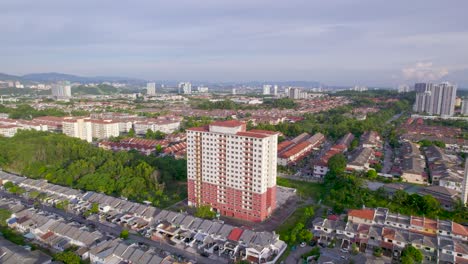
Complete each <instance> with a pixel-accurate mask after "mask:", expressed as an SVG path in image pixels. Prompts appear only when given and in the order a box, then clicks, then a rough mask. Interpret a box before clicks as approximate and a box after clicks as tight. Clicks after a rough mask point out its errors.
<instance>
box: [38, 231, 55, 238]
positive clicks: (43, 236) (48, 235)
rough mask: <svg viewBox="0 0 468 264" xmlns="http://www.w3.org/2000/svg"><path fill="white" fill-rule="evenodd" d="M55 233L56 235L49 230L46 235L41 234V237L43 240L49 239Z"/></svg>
mask: <svg viewBox="0 0 468 264" xmlns="http://www.w3.org/2000/svg"><path fill="white" fill-rule="evenodd" d="M53 235H54V233H53V232H51V231H49V232H47V233H45V234H44V235H42V236H41V239H42V240H46V239H48V238H49V237H51V236H53Z"/></svg>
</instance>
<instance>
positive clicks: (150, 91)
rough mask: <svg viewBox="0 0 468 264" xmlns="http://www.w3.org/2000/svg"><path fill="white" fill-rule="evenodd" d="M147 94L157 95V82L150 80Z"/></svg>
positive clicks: (147, 85)
mask: <svg viewBox="0 0 468 264" xmlns="http://www.w3.org/2000/svg"><path fill="white" fill-rule="evenodd" d="M146 94H147V95H156V83H154V82H149V83H147V84H146Z"/></svg>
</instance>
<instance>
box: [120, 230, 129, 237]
mask: <svg viewBox="0 0 468 264" xmlns="http://www.w3.org/2000/svg"><path fill="white" fill-rule="evenodd" d="M119 237H120V238H122V239H127V238H128V230H127V229H122V232H120V236H119Z"/></svg>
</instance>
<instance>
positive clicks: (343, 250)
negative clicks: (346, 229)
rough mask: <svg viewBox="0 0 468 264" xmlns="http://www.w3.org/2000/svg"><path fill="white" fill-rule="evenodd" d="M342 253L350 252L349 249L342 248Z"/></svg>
mask: <svg viewBox="0 0 468 264" xmlns="http://www.w3.org/2000/svg"><path fill="white" fill-rule="evenodd" d="M341 252H343V253H348V252H349V251H348V249H347V248H342V249H341Z"/></svg>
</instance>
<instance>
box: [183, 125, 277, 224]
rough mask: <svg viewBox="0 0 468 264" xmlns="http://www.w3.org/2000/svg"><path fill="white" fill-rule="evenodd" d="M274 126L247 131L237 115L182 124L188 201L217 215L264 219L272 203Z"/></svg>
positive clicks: (273, 198) (274, 160)
mask: <svg viewBox="0 0 468 264" xmlns="http://www.w3.org/2000/svg"><path fill="white" fill-rule="evenodd" d="M277 142H278V135H277V133H276V132H272V131H263V130H250V131H246V124H245V123H244V122H239V121H220V122H214V123H212V124H211V125H209V126H206V127H198V128H191V129H188V130H187V178H188V200H189V205H190V206H200V205H209V206H211V207H212V208H213V209H215V210H217V211H218V212H219V213H220V214H221V215H225V216H230V217H235V218H239V219H243V220H248V221H256V222H260V221H263V220H265V219H266V218H267V217H268V216H270V214H271V213H272V212H273V210H274V209H275V208H276V155H277V153H276V151H277V150H276V149H277Z"/></svg>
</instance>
